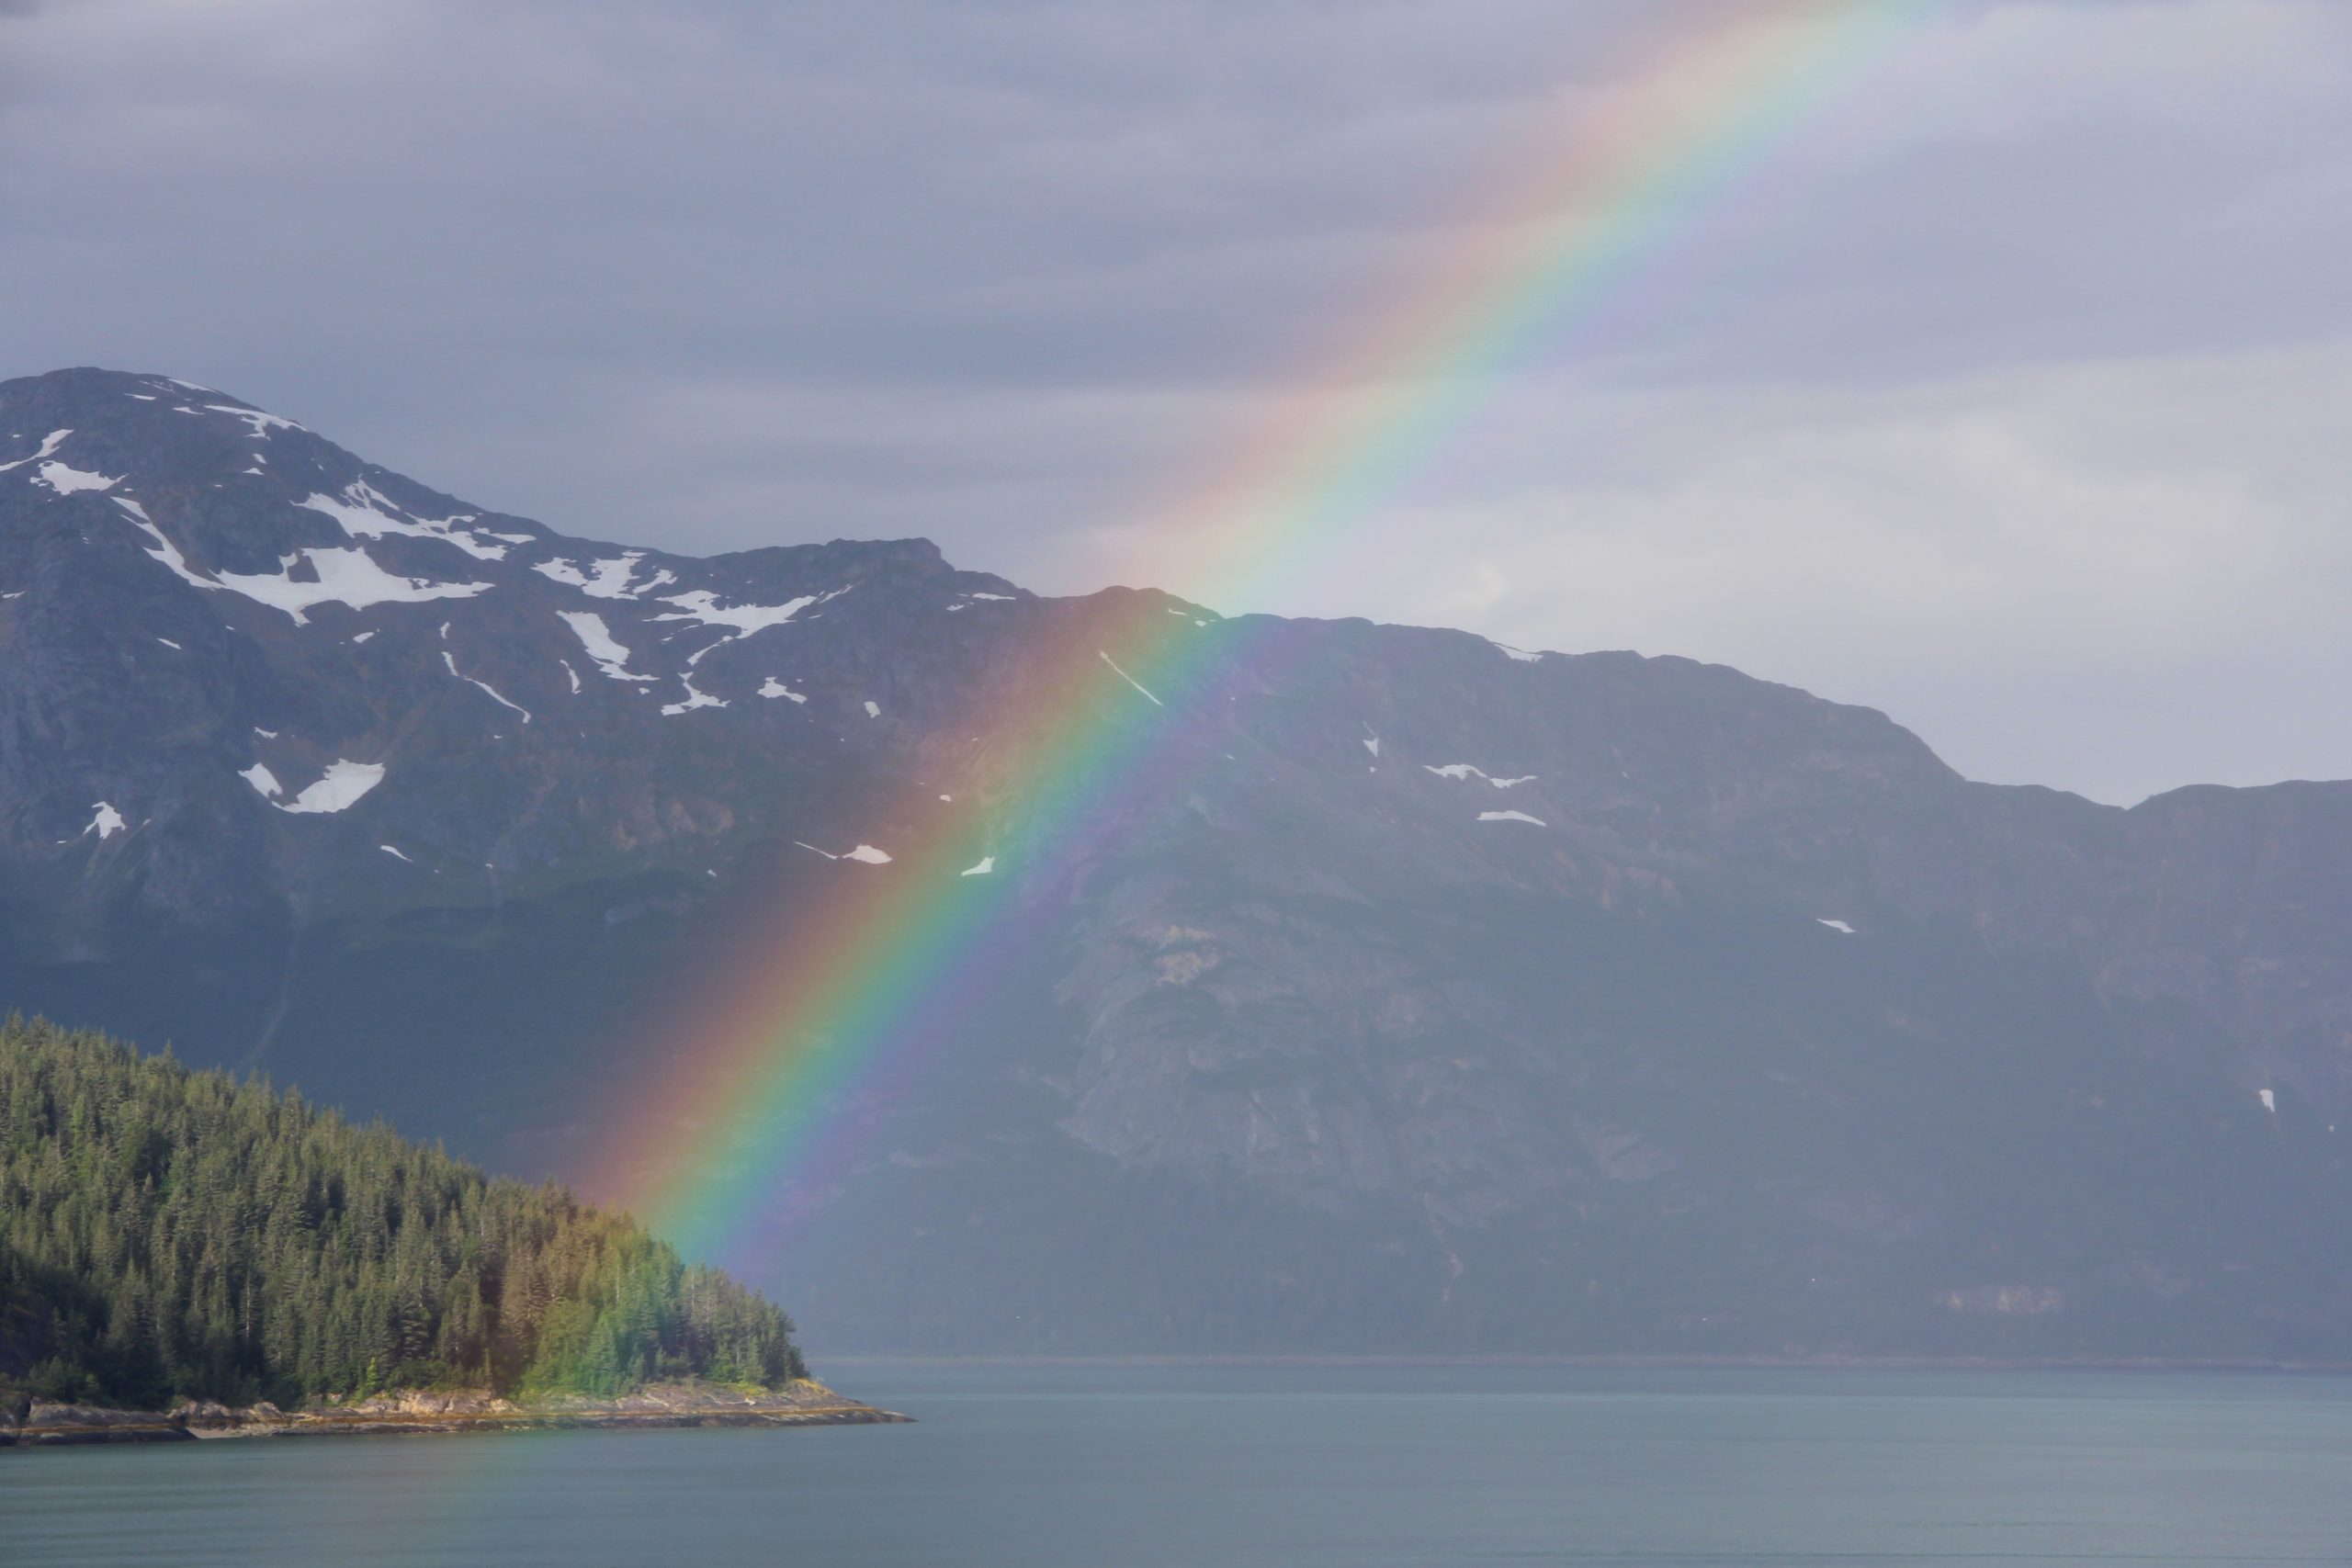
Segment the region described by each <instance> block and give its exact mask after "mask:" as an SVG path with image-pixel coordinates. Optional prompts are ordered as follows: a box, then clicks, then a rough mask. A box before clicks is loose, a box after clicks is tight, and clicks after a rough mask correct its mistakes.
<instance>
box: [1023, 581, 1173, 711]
mask: <svg viewBox="0 0 2352 1568" xmlns="http://www.w3.org/2000/svg"><path fill="white" fill-rule="evenodd" d="M997 597H998V598H1000V599H1001V598H1003V597H1004V595H1002V594H1001V593H1000V594H998V595H997ZM1094 651H1095V652H1097V653H1099V654H1102V656H1103V663H1105V664H1107V665H1109V666H1110V667H1111V668H1112V669H1113V670H1114V671H1118V676H1119V679H1120V680H1122V681H1125V682H1126V683H1127V684H1128V685H1130V686H1133V687H1134V688H1135V689H1136V691H1138V692H1142V693H1143V694H1144V696H1145V698H1146V699H1147V700H1148V701H1149V702H1150V704H1151V705H1152V706H1154V707H1156V708H1164V707H1166V706H1167V704H1166V703H1163V702H1161V701H1160V700H1159V698H1158V697H1155V696H1153V695H1152V694H1151V693H1150V692H1149V691H1148V690H1147V689H1146V688H1145V686H1144V683H1143V682H1141V681H1138V680H1136V678H1135V677H1134V676H1132V675H1130V674H1128V673H1127V672H1126V671H1124V670H1120V669H1119V661H1118V660H1115V659H1114V658H1112V657H1111V656H1110V655H1109V654H1107V653H1103V650H1102V649H1099V648H1098V649H1095V650H1094Z"/></svg>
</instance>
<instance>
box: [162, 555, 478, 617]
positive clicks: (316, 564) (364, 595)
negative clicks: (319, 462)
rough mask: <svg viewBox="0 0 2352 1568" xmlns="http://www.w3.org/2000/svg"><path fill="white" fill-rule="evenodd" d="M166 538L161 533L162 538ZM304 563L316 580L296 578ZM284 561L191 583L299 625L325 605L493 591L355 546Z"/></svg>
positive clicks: (353, 605)
mask: <svg viewBox="0 0 2352 1568" xmlns="http://www.w3.org/2000/svg"><path fill="white" fill-rule="evenodd" d="M156 537H157V538H159V539H160V538H161V537H162V535H161V534H157V535H156ZM149 553H150V554H153V551H150V552H149ZM175 554H176V552H175ZM304 561H307V562H309V564H310V569H311V571H312V572H314V573H315V574H316V576H317V581H310V582H306V581H298V580H297V579H296V578H295V577H294V575H293V572H294V570H295V569H296V568H297V567H298V566H299V565H300V564H301V563H302V562H304ZM182 564H183V565H185V562H183V563H182ZM279 565H280V566H281V568H282V569H283V570H280V571H279V572H277V574H275V575H270V574H266V573H255V574H247V573H244V572H235V571H224V572H221V573H220V581H218V582H217V583H213V584H206V583H204V582H203V581H201V580H200V579H196V578H193V577H191V578H190V581H195V582H197V583H198V586H200V587H201V586H213V587H220V588H226V589H228V590H229V591H230V592H233V593H242V594H243V595H244V596H245V597H246V598H248V599H251V600H253V601H254V603H255V604H266V605H268V606H269V607H270V608H271V609H273V610H283V611H285V612H286V613H287V614H288V615H291V616H293V617H294V624H295V625H296V626H308V625H310V624H311V617H310V615H308V614H307V613H306V612H308V611H310V610H312V609H315V608H317V607H318V606H319V605H321V604H348V605H349V606H351V608H353V609H355V610H364V609H366V608H368V606H369V605H371V604H424V603H425V602H427V601H429V600H434V599H469V598H471V597H472V596H473V595H475V594H477V593H482V592H488V591H489V589H490V584H489V583H487V582H429V581H425V580H424V578H421V577H401V576H400V575H399V574H397V573H394V572H390V571H386V570H384V569H383V568H382V567H380V566H378V565H377V564H376V561H375V558H374V557H372V556H370V555H369V554H368V552H367V551H366V550H365V549H363V548H361V547H357V546H356V545H355V546H354V547H351V548H349V549H335V548H321V549H303V550H297V551H295V552H294V553H293V554H291V555H288V556H285V557H282V558H280V560H279Z"/></svg>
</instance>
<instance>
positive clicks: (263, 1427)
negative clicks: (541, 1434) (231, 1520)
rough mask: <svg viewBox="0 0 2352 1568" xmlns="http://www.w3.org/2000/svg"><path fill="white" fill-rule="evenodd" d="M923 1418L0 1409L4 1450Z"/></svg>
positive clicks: (435, 1395) (414, 1394)
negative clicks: (91, 1445) (219, 1439)
mask: <svg viewBox="0 0 2352 1568" xmlns="http://www.w3.org/2000/svg"><path fill="white" fill-rule="evenodd" d="M912 1419H913V1418H912V1417H911V1416H902V1415H899V1413H898V1412H897V1411H895V1410H882V1409H877V1408H876V1407H875V1406H874V1405H870V1404H859V1403H858V1402H857V1401H855V1400H854V1399H844V1398H842V1396H841V1395H840V1394H838V1393H834V1392H833V1391H832V1390H831V1389H829V1388H827V1387H826V1386H825V1385H824V1384H822V1383H820V1382H810V1381H803V1382H794V1383H790V1384H788V1385H786V1387H784V1388H782V1389H774V1390H763V1391H759V1392H756V1393H744V1392H743V1391H741V1390H740V1389H733V1388H727V1387H723V1386H720V1385H717V1384H702V1383H681V1382H670V1383H649V1384H647V1385H646V1386H645V1387H643V1388H641V1389H639V1390H636V1391H635V1392H633V1393H625V1394H621V1395H618V1396H616V1397H613V1398H604V1397H599V1396H595V1395H590V1394H574V1393H561V1394H550V1395H548V1396H547V1397H546V1398H544V1399H539V1400H535V1401H533V1402H531V1403H529V1404H517V1403H516V1402H515V1401H513V1400H510V1399H507V1398H504V1397H503V1396H502V1395H499V1394H495V1393H491V1392H490V1391H488V1390H486V1389H451V1390H430V1389H411V1390H403V1391H401V1392H397V1393H380V1394H374V1395H371V1396H370V1397H368V1398H367V1399H361V1400H353V1401H351V1402H349V1403H346V1404H318V1405H313V1406H310V1407H307V1408H304V1409H301V1410H297V1411H292V1412H288V1411H284V1410H280V1409H279V1408H278V1407H277V1405H275V1404H268V1403H266V1402H264V1403H262V1404H253V1405H243V1406H238V1405H227V1404H218V1403H215V1402H213V1401H209V1400H183V1401H182V1402H181V1403H179V1404H176V1405H175V1406H173V1407H172V1408H171V1409H169V1410H161V1411H158V1410H117V1409H110V1408H107V1407H105V1406H102V1405H91V1404H58V1403H55V1402H53V1401H50V1400H40V1399H36V1400H30V1401H20V1402H18V1403H17V1404H13V1405H8V1406H0V1448H10V1447H15V1448H57V1447H74V1446H82V1445H86V1444H93V1443H171V1442H192V1441H205V1440H210V1439H215V1438H280V1437H351V1436H359V1435H362V1434H372V1433H435V1432H522V1431H550V1430H577V1429H613V1430H634V1429H646V1428H661V1427H846V1426H866V1425H873V1424H876V1423H888V1422H905V1421H911V1420H912Z"/></svg>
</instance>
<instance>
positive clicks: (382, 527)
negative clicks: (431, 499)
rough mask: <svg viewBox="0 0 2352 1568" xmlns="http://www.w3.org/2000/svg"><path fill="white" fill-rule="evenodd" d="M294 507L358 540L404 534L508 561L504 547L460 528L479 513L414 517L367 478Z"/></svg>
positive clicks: (472, 554) (492, 558)
mask: <svg viewBox="0 0 2352 1568" xmlns="http://www.w3.org/2000/svg"><path fill="white" fill-rule="evenodd" d="M294 504H295V505H297V506H301V507H307V508H309V509H310V510H311V511H312V512H322V513H326V514H327V515H328V516H329V517H332V518H334V520H335V521H336V522H338V523H340V524H342V525H343V530H344V532H345V533H346V534H349V535H351V536H354V537H355V538H362V539H379V538H382V537H383V536H385V535H387V534H401V535H406V536H409V537H411V538H416V539H438V540H440V541H441V542H442V543H443V544H445V545H455V546H457V547H458V548H459V549H461V550H463V551H465V552H466V554H468V555H469V556H472V557H473V558H476V559H477V560H504V559H505V558H506V547H505V546H504V545H498V544H492V543H489V542H487V541H486V540H483V539H480V538H477V537H475V536H473V535H472V534H470V533H468V532H466V531H464V530H463V529H461V528H460V527H459V526H458V525H459V524H462V523H471V522H473V521H475V519H476V518H477V517H478V516H479V515H480V514H479V513H471V512H461V513H457V514H456V515H454V516H449V517H412V516H409V515H407V514H406V513H405V512H404V511H403V510H402V508H401V506H399V505H398V504H397V503H396V502H393V501H392V500H391V498H390V497H389V496H387V495H385V494H384V493H383V492H382V491H379V490H378V489H377V488H376V487H375V486H373V485H371V484H369V483H368V481H367V480H366V479H355V480H353V481H352V482H351V483H350V484H347V485H345V486H344V487H343V494H342V495H341V496H332V495H318V494H313V495H311V496H310V497H309V498H308V499H306V500H302V501H298V502H295V503H294Z"/></svg>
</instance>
